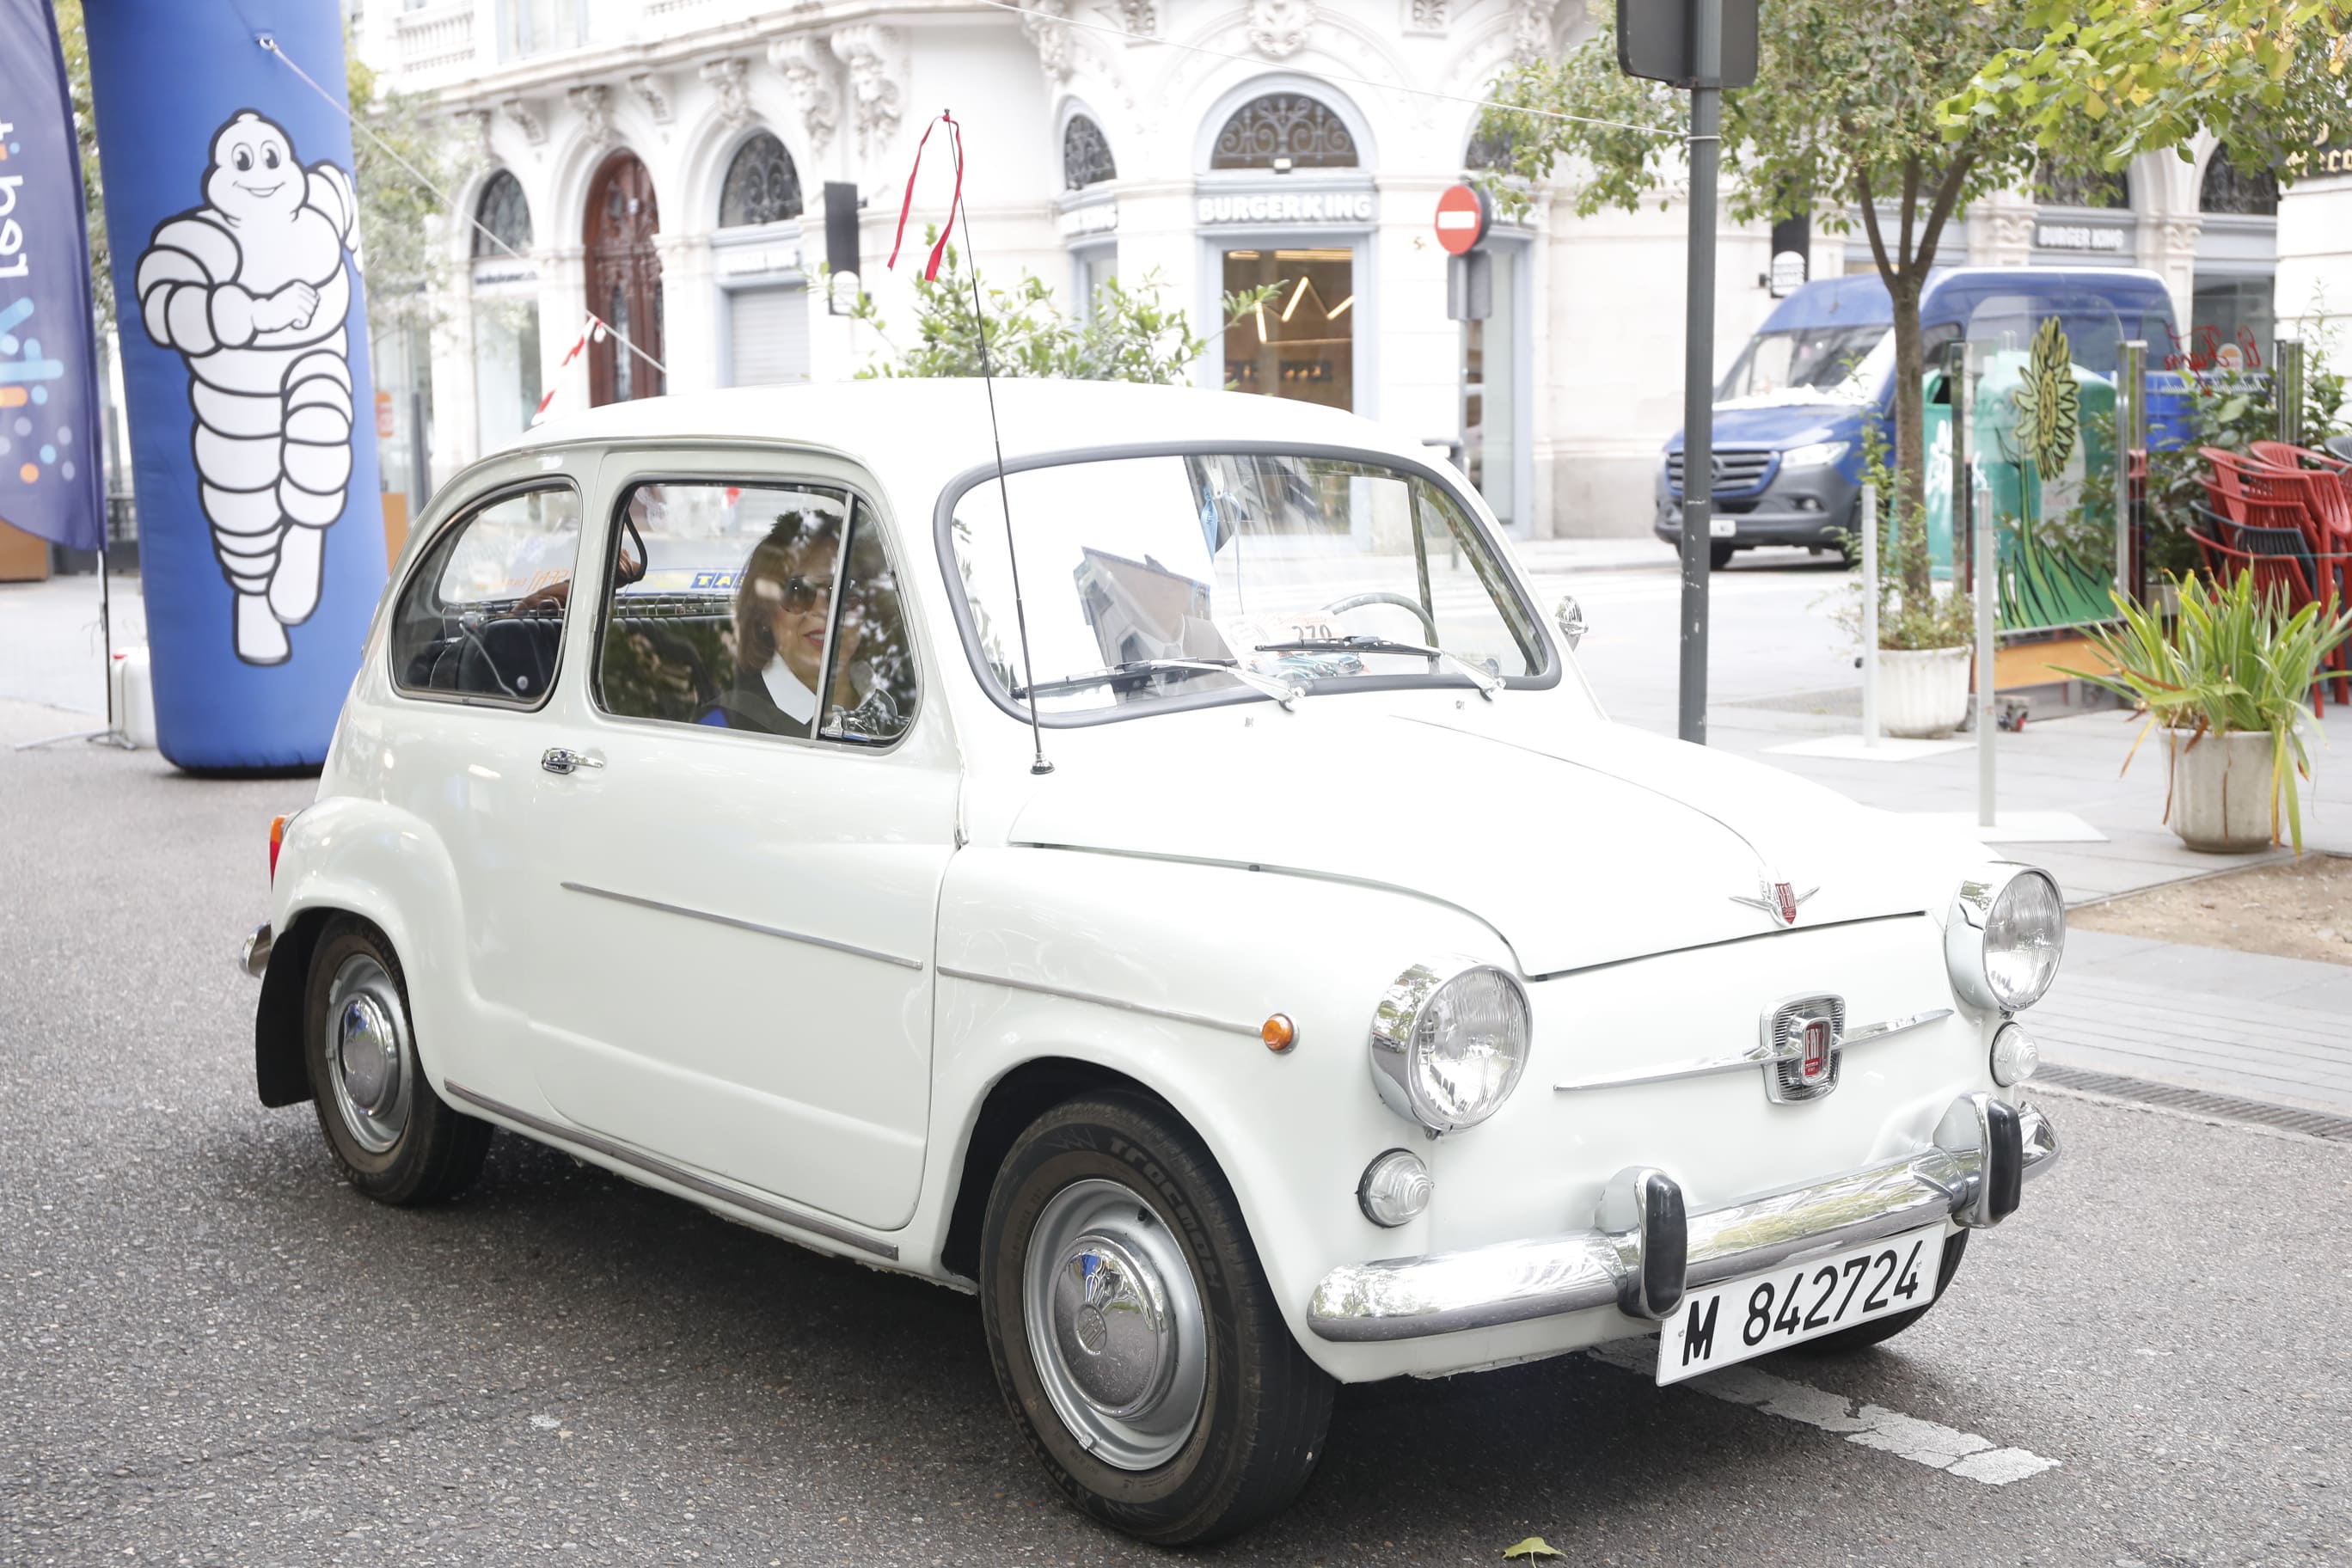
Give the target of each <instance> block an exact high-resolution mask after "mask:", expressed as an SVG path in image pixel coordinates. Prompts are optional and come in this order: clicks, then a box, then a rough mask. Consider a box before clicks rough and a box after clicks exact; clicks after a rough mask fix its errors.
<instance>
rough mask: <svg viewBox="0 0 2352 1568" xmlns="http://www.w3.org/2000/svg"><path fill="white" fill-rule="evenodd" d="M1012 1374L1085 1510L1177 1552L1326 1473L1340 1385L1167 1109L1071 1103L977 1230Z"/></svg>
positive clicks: (991, 1316) (1280, 1502) (1233, 1527)
mask: <svg viewBox="0 0 2352 1568" xmlns="http://www.w3.org/2000/svg"><path fill="white" fill-rule="evenodd" d="M980 1299H981V1311H982V1321H983V1322H984V1323H985V1325H986V1328H987V1331H988V1348H989V1355H990V1358H991V1360H992V1362H993V1363H995V1367H996V1377H997V1382H998V1384H999V1385H1000V1386H1001V1387H1002V1388H1003V1391H1004V1399H1005V1403H1006V1404H1007V1405H1010V1406H1011V1407H1012V1411H1013V1419H1014V1420H1015V1421H1016V1422H1018V1423H1019V1424H1020V1426H1021V1430H1022V1434H1023V1436H1024V1437H1025V1438H1026V1439H1027V1440H1028V1444H1029V1447H1030V1450H1031V1451H1032V1452H1033V1453H1034V1454H1035V1455H1036V1456H1037V1458H1039V1459H1040V1460H1041V1461H1043V1462H1044V1464H1045V1468H1046V1471H1047V1472H1048V1473H1049V1474H1050V1475H1052V1477H1053V1478H1054V1480H1055V1484H1056V1485H1058V1486H1059V1487H1060V1488H1061V1489H1062V1490H1063V1492H1064V1493H1065V1494H1066V1495H1067V1496H1068V1497H1069V1499H1070V1500H1071V1501H1072V1502H1074V1503H1076V1505H1077V1506H1078V1507H1079V1508H1080V1509H1082V1510H1085V1511H1086V1512H1087V1513H1088V1514H1091V1515H1092V1516H1093V1517H1094V1518H1096V1519H1097V1520H1100V1521H1102V1522H1103V1523H1105V1524H1108V1525H1112V1526H1114V1527H1116V1528H1118V1529H1119V1530H1123V1531H1127V1532H1128V1533H1129V1534H1130V1535H1134V1536H1137V1537H1139V1538H1140V1539H1142V1540H1145V1541H1150V1542H1158V1543H1160V1544H1161V1545H1166V1546H1181V1545H1188V1544H1191V1543H1193V1542H1203V1541H1212V1540H1214V1539H1216V1538H1217V1537H1219V1536H1223V1535H1230V1534H1232V1533H1233V1532H1234V1531H1238V1530H1242V1529H1244V1528H1246V1527H1248V1526H1249V1525H1251V1524H1254V1523H1256V1522H1257V1521H1260V1520H1262V1519H1265V1517H1267V1516H1268V1515H1270V1514H1273V1513H1276V1512H1279V1511H1280V1510H1282V1509H1283V1508H1285V1507H1286V1506H1287V1505H1288V1504H1289V1502H1290V1500H1291V1499H1293V1498H1294V1497H1296V1496H1297V1494H1298V1491H1299V1489H1300V1488H1302V1487H1303V1486H1305V1485H1306V1484H1307V1477H1308V1475H1309V1474H1310V1473H1312V1471H1313V1470H1314V1468H1315V1461H1316V1459H1317V1458H1318V1457H1319V1455H1320V1454H1321V1451H1322V1445H1323V1434H1324V1430H1325V1428H1326V1427H1327V1426H1328V1425H1329V1423H1330V1418H1331V1394H1332V1383H1331V1379H1330V1378H1329V1377H1328V1376H1326V1375H1325V1374H1324V1373H1323V1372H1322V1370H1321V1369H1320V1368H1318V1367H1317V1366H1316V1365H1315V1363H1313V1362H1312V1361H1310V1360H1308V1359H1307V1355H1306V1352H1303V1351H1301V1350H1300V1349H1299V1348H1298V1343H1297V1340H1295V1339H1294V1338H1293V1337H1292V1335H1291V1331H1290V1328H1289V1325H1288V1324H1286V1322H1285V1321H1283V1317H1282V1313H1281V1311H1280V1310H1277V1308H1276V1305H1275V1301H1274V1297H1273V1292H1272V1290H1271V1289H1269V1288H1268V1287H1267V1284H1266V1280H1265V1270H1264V1269H1263V1268H1260V1267H1259V1265H1258V1260H1257V1254H1256V1252H1255V1250H1254V1249H1253V1248H1252V1247H1251V1246H1250V1241H1249V1236H1248V1233H1247V1232H1246V1231H1245V1230H1244V1228H1243V1226H1242V1221H1241V1213H1240V1209H1239V1205H1236V1204H1235V1203H1234V1196H1233V1192H1232V1189H1231V1188H1230V1187H1229V1186H1227V1185H1226V1183H1225V1180H1224V1177H1223V1175H1222V1174H1220V1173H1219V1172H1218V1170H1217V1168H1216V1165H1215V1163H1214V1162H1213V1161H1212V1160H1211V1159H1210V1157H1209V1153H1208V1151H1207V1150H1206V1149H1204V1148H1202V1145H1201V1142H1200V1140H1199V1139H1197V1138H1195V1137H1194V1136H1193V1135H1192V1132H1191V1131H1189V1130H1187V1129H1186V1128H1185V1127H1184V1126H1183V1125H1182V1124H1181V1122H1179V1121H1177V1120H1176V1119H1175V1118H1174V1117H1173V1116H1171V1114H1170V1113H1169V1112H1168V1111H1167V1110H1165V1109H1164V1108H1163V1107H1160V1106H1159V1105H1156V1104H1154V1103H1152V1102H1150V1101H1149V1100H1144V1099H1142V1098H1140V1097H1135V1098H1129V1097H1128V1096H1124V1095H1120V1096H1108V1095H1107V1096H1103V1097H1101V1098H1095V1099H1087V1100H1074V1101H1072V1102H1070V1103H1069V1104H1066V1105H1063V1106H1059V1107H1056V1108H1055V1110H1051V1111H1048V1112H1047V1113H1046V1114H1045V1116H1043V1117H1041V1118H1039V1119H1038V1120H1037V1121H1035V1122H1034V1123H1033V1124H1032V1125H1031V1126H1030V1128H1029V1130H1028V1131H1025V1132H1024V1133H1023V1134H1022V1135H1021V1137H1020V1139H1019V1141H1018V1142H1015V1143H1014V1144H1013V1149H1012V1151H1011V1152H1010V1153H1008V1154H1007V1155H1006V1156H1005V1161H1004V1164H1003V1168H1002V1169H1001V1170H1000V1171H999V1172H998V1173H997V1177H996V1183H995V1185H994V1187H993V1189H992V1191H991V1193H990V1194H989V1200H988V1216H987V1219H986V1221H985V1223H984V1225H983V1227H982V1233H981V1263H980Z"/></svg>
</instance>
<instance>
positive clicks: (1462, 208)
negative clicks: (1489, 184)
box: [1437, 185, 1495, 256]
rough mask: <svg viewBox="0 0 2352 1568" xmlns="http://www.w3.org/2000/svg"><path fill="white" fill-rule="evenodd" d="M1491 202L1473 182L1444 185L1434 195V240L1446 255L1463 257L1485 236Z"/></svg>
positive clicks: (1491, 208)
mask: <svg viewBox="0 0 2352 1568" xmlns="http://www.w3.org/2000/svg"><path fill="white" fill-rule="evenodd" d="M1494 216H1495V205H1494V203H1493V202H1492V201H1490V200H1489V199H1488V198H1487V195H1486V192H1484V191H1482V190H1480V189H1478V188H1477V187H1476V186H1475V185H1448V186H1447V187H1446V188H1445V194H1444V195H1441V196H1439V197H1438V198H1437V243H1438V244H1440V245H1442V246H1444V247H1445V249H1446V252H1447V254H1448V255H1452V256H1466V255H1468V254H1469V253H1470V252H1471V251H1472V250H1474V249H1475V248H1477V245H1478V242H1479V241H1480V240H1482V239H1484V238H1486V226H1487V224H1489V223H1491V222H1492V221H1494Z"/></svg>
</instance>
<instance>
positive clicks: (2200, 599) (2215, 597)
mask: <svg viewBox="0 0 2352 1568" xmlns="http://www.w3.org/2000/svg"><path fill="white" fill-rule="evenodd" d="M2115 604H2116V612H2117V614H2118V616H2120V618H2121V619H2120V624H2119V625H2117V626H2112V627H2098V628H2094V629H2093V630H2092V631H2091V642H2092V644H2093V646H2095V647H2097V649H2098V650H2099V653H2100V654H2101V656H2102V657H2103V658H2105V660H2106V662H2107V663H2108V664H2109V665H2110V666H2112V667H2113V668H2112V672H2111V673H2092V672H2090V671H2087V670H2074V669H2069V670H2063V671H2061V672H2060V673H2062V674H2065V675H2071V676H2074V677H2076V678H2078V679H2084V680H2088V681H2090V682H2092V683H2093V684H2095V685H2097V686H2103V687H2105V688H2106V689H2108V690H2110V691H2113V692H2116V694H2117V695H2119V696H2122V697H2126V698H2128V699H2130V700H2132V701H2133V702H2136V703H2137V704H2139V705H2140V706H2142V707H2144V708H2146V709H2147V715H2148V723H2147V728H2149V729H2153V728H2155V727H2156V726H2158V725H2162V726H2163V727H2164V728H2166V729H2168V730H2174V731H2189V741H2188V744H2189V746H2192V747H2193V746H2195V745H2196V744H2197V743H2198V742H2200V741H2201V740H2203V739H2204V738H2205V736H2206V735H2208V734H2210V733H2215V732H2219V733H2221V734H2231V733H2267V734H2268V735H2269V736H2270V738H2271V842H2272V843H2273V844H2276V843H2278V842H2279V815H2280V806H2281V804H2282V802H2284V806H2285V816H2286V824H2287V828H2288V831H2289V833H2290V834H2291V836H2292V837H2293V838H2294V847H2295V852H2296V853H2297V854H2300V853H2302V851H2303V805H2302V800H2301V797H2300V795H2298V794H2297V790H2296V780H2297V779H2298V778H2302V779H2308V778H2310V776H2311V759H2310V757H2309V756H2308V755H2307V754H2305V751H2304V745H2303V736H2302V733H2301V730H2300V726H2301V724H2302V721H2303V712H2304V703H2305V701H2307V700H2309V698H2310V694H2311V684H2312V680H2313V678H2314V677H2315V676H2316V675H2317V674H2318V672H2319V668H2320V665H2321V664H2322V662H2324V661H2325V660H2326V658H2327V656H2328V654H2330V653H2331V652H2333V651H2334V650H2335V649H2336V647H2338V646H2339V645H2341V644H2342V643H2343V642H2344V641H2345V639H2346V638H2347V637H2352V611H2347V612H2344V613H2341V614H2338V615H2336V616H2335V617H2334V618H2333V619H2331V620H2322V619H2321V618H2320V606H2319V605H2315V604H2306V605H2303V606H2302V607H2301V608H2299V609H2294V610H2289V609H2288V608H2287V607H2286V606H2285V605H2283V604H2281V603H2279V602H2278V601H2277V600H2276V599H2275V597H2274V596H2273V595H2268V594H2264V593H2261V592H2259V591H2258V590H2257V589H2256V587H2255V583H2254V575H2253V574H2252V573H2251V572H2242V573H2240V574H2238V575H2237V576H2236V577H2235V578H2234V579H2232V580H2231V581H2230V582H2229V583H2226V584H2222V585H2221V588H2220V589H2218V590H2215V589H2212V588H2209V587H2207V586H2206V585H2205V584H2203V583H2202V582H2201V581H2200V580H2199V579H2198V578H2195V577H2185V578H2182V579H2181V580H2180V612H2179V616H2178V618H2177V619H2175V620H2174V621H2173V622H2172V624H2171V625H2169V626H2168V625H2167V624H2166V620H2165V616H2164V613H2163V611H2162V610H2161V609H2159V608H2156V607H2153V606H2148V605H2138V604H2135V603H2133V602H2132V601H2131V600H2130V599H2128V598H2126V597H2125V596H2124V595H2121V594H2117V595H2115ZM2331 608H2332V606H2331ZM2140 736H2141V739H2143V740H2144V739H2146V738H2147V729H2143V730H2142V731H2140ZM2138 750H2139V742H2137V741H2135V742H2133V743H2132V753H2133V755H2137V752H2138ZM2124 765H2125V766H2126V767H2127V768H2128V767H2129V766H2131V757H2130V756H2126V758H2125V759H2124Z"/></svg>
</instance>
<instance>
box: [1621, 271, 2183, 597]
mask: <svg viewBox="0 0 2352 1568" xmlns="http://www.w3.org/2000/svg"><path fill="white" fill-rule="evenodd" d="M2044 315H2056V316H2057V317H2059V318H2060V320H2061V321H2063V323H2064V324H2065V329H2066V335H2067V338H2068V340H2069V342H2071V343H2072V345H2073V351H2074V363H2076V364H2078V365H2081V366H2082V367H2084V369H2085V370H2088V371H2092V372H2095V373H2096V374H2102V375H2107V376H2113V375H2114V374H2115V372H2116V363H2117V362H2118V359H2119V357H2120V356H2119V354H2118V352H2117V351H2118V347H2119V345H2120V344H2122V343H2123V342H2126V341H2128V340H2130V339H2135V338H2137V339H2139V340H2141V341H2142V342H2146V343H2147V345H2148V358H2149V361H2150V363H2151V365H2152V366H2153V365H2156V364H2161V363H2163V359H2164V355H2165V354H2166V353H2168V352H2169V350H2170V348H2171V345H2172V342H2173V341H2174V336H2175V333H2174V322H2173V316H2172V296H2171V295H2170V294H2169V293H2168V292H2167V291H2166V289H2165V287H2164V280H2163V279H2160V278H2158V276H2157V275H2156V274H2155V273H2153V272H2146V271H2140V270H2137V269H2133V268H2062V267H1954V268H1936V269H1935V270H1934V271H1932V272H1930V273H1929V274H1928V275H1927V289H1926V290H1925V292H1924V293H1923V294H1922V295H1921V297H1920V300H1919V327H1920V332H1921V336H1922V338H1923V340H1924V342H1925V344H1926V348H1927V367H1928V375H1929V388H1930V390H1929V394H1928V395H1929V397H1930V399H1931V400H1935V399H1937V398H1939V397H1940V396H1941V394H1940V392H1938V391H1937V390H1936V389H1937V387H1938V386H1939V385H1940V378H1939V377H1938V376H1937V369H1938V366H1939V365H1940V363H1941V360H1942V356H1943V354H1944V353H1945V352H1946V345H1948V344H1949V343H1952V342H1957V341H1958V340H1959V339H1960V338H1962V337H1973V338H1974V339H1976V340H1977V341H1979V342H2001V341H2005V339H2006V338H2007V337H2009V336H2015V335H2017V334H2018V333H2019V332H2020V331H2022V332H2024V333H2027V334H2030V333H2031V331H2032V321H2033V319H2035V318H2038V317H2040V316H2044ZM1894 320H1895V318H1894V314H1893V311H1892V309H1891V307H1890V304H1889V301H1888V300H1887V297H1886V286H1885V284H1884V283H1882V282H1881V281H1880V280H1879V278H1878V275H1877V274H1876V273H1875V272H1870V273H1864V274H1862V275H1860V276H1850V277H1845V278H1824V279H1821V280H1820V281H1818V282H1813V283H1808V284H1806V285H1805V286H1804V287H1803V288H1801V289H1798V290H1797V291H1796V292H1795V293H1793V294H1791V295H1790V296H1789V297H1788V298H1787V299H1786V300H1782V301H1780V305H1779V307H1778V308H1777V309H1775V310H1773V312H1772V313H1771V315H1769V316H1768V317H1766V318H1765V321H1764V324H1763V326H1762V327H1760V328H1759V329H1758V330H1757V332H1756V335H1755V336H1754V337H1752V338H1750V339H1749V340H1748V345H1747V347H1745V348H1743V349H1742V350H1740V352H1739V357H1738V359H1737V360H1735V361H1733V362H1732V366H1731V370H1730V373H1729V374H1727V375H1726V376H1725V377H1724V378H1723V380H1722V382H1721V383H1720V384H1718V385H1717V387H1716V389H1715V476H1716V477H1715V518H1714V532H1715V538H1714V539H1713V540H1712V541H1711V542H1709V547H1708V558H1709V560H1710V562H1711V563H1713V565H1714V566H1715V567H1716V568H1717V570H1718V571H1719V570H1721V569H1722V567H1723V566H1724V565H1725V564H1726V563H1727V562H1729V561H1730V559H1731V556H1732V552H1734V551H1738V550H1747V549H1750V548H1753V547H1754V546H1756V545H1759V544H1795V545H1802V546H1804V547H1806V548H1808V549H1812V550H1837V549H1840V548H1842V547H1843V544H1844V542H1845V540H1846V539H1847V538H1849V537H1851V536H1852V535H1853V531H1854V528H1855V522H1856V514H1857V510H1858V509H1859V506H1860V503H1861V500H1862V464H1863V452H1864V437H1863V432H1864V427H1865V425H1864V422H1865V421H1867V422H1869V424H1871V425H1874V426H1876V427H1877V429H1878V432H1879V436H1880V438H1881V439H1882V440H1884V441H1885V444H1886V459H1887V461H1888V462H1889V463H1890V464H1891V463H1892V462H1893V461H1894V447H1895V331H1894ZM2012 346H2022V342H2019V343H2017V344H2015V345H2012ZM1682 479H1683V437H1682V432H1681V431H1679V430H1677V431H1675V436H1674V439H1672V440H1671V441H1668V442H1667V443H1666V450H1665V458H1664V462H1663V463H1661V464H1660V465H1659V468H1658V482H1657V521H1656V522H1655V523H1654V525H1653V526H1654V531H1655V532H1656V534H1657V536H1658V537H1659V538H1660V539H1663V540H1664V541H1666V542H1669V543H1671V544H1675V545H1676V546H1677V547H1679V546H1680V543H1681V541H1682V521H1683V489H1682Z"/></svg>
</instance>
